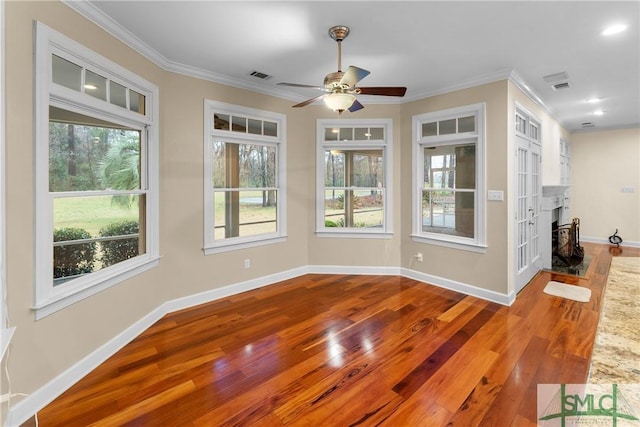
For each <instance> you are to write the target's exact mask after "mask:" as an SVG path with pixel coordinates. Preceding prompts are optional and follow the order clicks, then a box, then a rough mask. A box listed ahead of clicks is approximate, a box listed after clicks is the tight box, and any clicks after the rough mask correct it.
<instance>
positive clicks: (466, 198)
mask: <svg viewBox="0 0 640 427" xmlns="http://www.w3.org/2000/svg"><path fill="white" fill-rule="evenodd" d="M413 136H414V141H415V143H414V147H413V158H414V174H415V176H416V181H415V183H414V189H413V190H414V193H413V194H414V197H413V212H414V213H413V229H414V231H413V238H414V240H418V241H424V242H428V243H437V244H446V245H449V246H455V247H460V248H470V249H472V250H474V248H478V247H479V248H482V247H483V246H484V239H485V237H484V229H485V225H484V197H483V196H482V195H483V194H484V104H476V105H471V106H468V107H461V108H455V109H450V110H445V111H439V112H434V113H427V114H423V115H419V116H414V117H413Z"/></svg>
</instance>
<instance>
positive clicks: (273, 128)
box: [263, 121, 278, 137]
mask: <svg viewBox="0 0 640 427" xmlns="http://www.w3.org/2000/svg"><path fill="white" fill-rule="evenodd" d="M263 126H264V135H265V136H273V137H277V136H278V124H277V123H275V122H266V121H265V122H263Z"/></svg>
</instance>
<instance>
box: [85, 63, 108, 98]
mask: <svg viewBox="0 0 640 427" xmlns="http://www.w3.org/2000/svg"><path fill="white" fill-rule="evenodd" d="M84 91H85V93H86V94H87V95H91V96H93V97H94V98H98V99H101V100H103V101H106V100H107V79H106V78H105V77H102V76H101V75H99V74H96V73H94V72H92V71H89V70H86V72H85V76H84Z"/></svg>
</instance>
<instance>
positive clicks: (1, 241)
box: [0, 2, 15, 361]
mask: <svg viewBox="0 0 640 427" xmlns="http://www.w3.org/2000/svg"><path fill="white" fill-rule="evenodd" d="M4 64H5V58H4V2H0V361H2V358H3V357H4V354H5V351H6V350H7V348H8V347H9V342H10V341H11V337H12V335H13V332H14V331H15V328H11V327H9V308H8V307H7V270H6V262H7V244H6V236H7V235H6V220H5V218H6V210H5V207H6V204H5V194H6V193H5V173H6V172H5V136H6V127H5V123H6V121H5V111H6V110H5V95H4V88H5V86H4Z"/></svg>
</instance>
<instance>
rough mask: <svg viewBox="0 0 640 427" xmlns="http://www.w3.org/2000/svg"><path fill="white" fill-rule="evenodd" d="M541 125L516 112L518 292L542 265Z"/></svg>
mask: <svg viewBox="0 0 640 427" xmlns="http://www.w3.org/2000/svg"><path fill="white" fill-rule="evenodd" d="M540 152H541V149H540V126H539V124H538V123H537V122H535V121H533V120H532V119H531V117H529V116H528V115H526V114H524V113H522V112H521V111H520V110H518V111H517V113H516V185H517V188H516V192H515V194H516V205H515V238H516V242H515V250H516V254H515V255H516V256H515V261H516V270H515V271H516V278H515V291H516V293H517V292H519V291H521V290H522V289H523V288H524V287H525V286H526V284H527V283H529V281H530V280H531V279H532V278H533V276H534V275H535V274H536V273H537V272H538V271H540V269H541V268H542V259H541V257H540V232H541V231H542V230H540V218H539V216H540V210H541V208H542V197H541V196H542V179H541V176H540V170H541V160H542V159H541V155H540Z"/></svg>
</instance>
